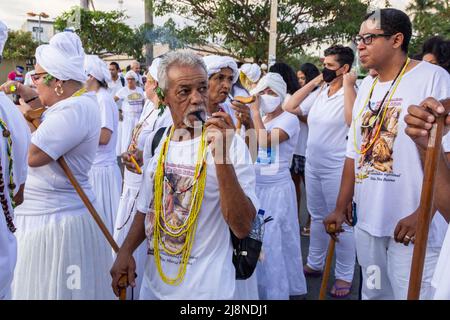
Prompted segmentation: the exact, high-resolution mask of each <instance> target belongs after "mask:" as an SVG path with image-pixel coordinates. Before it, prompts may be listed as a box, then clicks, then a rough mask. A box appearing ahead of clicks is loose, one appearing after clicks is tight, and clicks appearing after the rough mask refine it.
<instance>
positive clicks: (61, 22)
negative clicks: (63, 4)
mask: <svg viewBox="0 0 450 320" xmlns="http://www.w3.org/2000/svg"><path fill="white" fill-rule="evenodd" d="M127 18H128V17H127V16H126V15H125V14H124V13H123V12H121V11H109V12H104V11H89V10H85V9H82V8H80V7H73V8H72V9H71V10H69V11H66V12H64V13H62V14H61V15H60V16H59V17H57V18H56V20H55V29H56V30H58V31H64V30H65V29H66V28H70V27H71V28H72V29H73V30H74V31H75V32H76V33H77V34H78V35H79V36H80V38H81V41H82V43H83V47H84V50H85V51H86V53H88V54H97V55H99V56H102V55H104V54H107V53H112V54H125V53H130V51H133V50H131V49H130V43H132V41H133V40H134V36H133V30H132V29H131V28H130V27H129V26H128V25H127V24H125V22H124V21H125V19H127ZM141 48H142V47H141Z"/></svg>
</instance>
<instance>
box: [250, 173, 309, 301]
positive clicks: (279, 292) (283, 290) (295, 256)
mask: <svg viewBox="0 0 450 320" xmlns="http://www.w3.org/2000/svg"><path fill="white" fill-rule="evenodd" d="M256 195H257V196H258V198H259V200H260V202H261V209H263V210H265V217H268V216H272V217H273V218H274V220H273V221H271V222H268V223H267V224H266V225H265V233H264V239H263V249H262V256H261V258H260V259H261V260H260V261H258V264H257V266H256V271H257V272H258V289H259V297H260V299H262V300H281V299H284V300H288V299H289V296H294V295H303V294H306V291H307V287H306V279H305V276H304V274H303V262H302V252H301V247H300V227H299V224H298V216H297V200H296V195H295V187H294V183H293V182H292V180H291V179H289V181H280V182H278V183H273V184H265V185H258V184H257V185H256Z"/></svg>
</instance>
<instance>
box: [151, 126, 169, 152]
mask: <svg viewBox="0 0 450 320" xmlns="http://www.w3.org/2000/svg"><path fill="white" fill-rule="evenodd" d="M166 129H167V127H161V128H159V129H158V131H156V133H155V135H154V136H153V141H152V149H151V156H152V157H153V156H154V155H155V150H156V148H157V147H158V145H159V143H160V142H161V139H162V137H163V134H164V131H166Z"/></svg>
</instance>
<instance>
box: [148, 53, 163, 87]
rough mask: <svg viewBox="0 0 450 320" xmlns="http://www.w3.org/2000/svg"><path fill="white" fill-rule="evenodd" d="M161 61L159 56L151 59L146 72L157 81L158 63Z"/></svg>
mask: <svg viewBox="0 0 450 320" xmlns="http://www.w3.org/2000/svg"><path fill="white" fill-rule="evenodd" d="M160 63H161V58H155V59H153V62H152V65H151V66H150V67H148V72H149V73H150V75H151V76H152V78H153V79H154V80H155V81H157V82H159V81H158V70H159V64H160Z"/></svg>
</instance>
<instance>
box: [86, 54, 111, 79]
mask: <svg viewBox="0 0 450 320" xmlns="http://www.w3.org/2000/svg"><path fill="white" fill-rule="evenodd" d="M84 69H85V70H86V74H88V75H89V74H90V75H91V76H93V77H94V78H95V79H97V80H98V81H100V82H103V81H104V82H110V81H111V73H110V72H109V69H108V67H107V66H106V63H105V62H104V61H103V60H102V59H100V58H99V57H98V56H96V55H86V58H85V59H84Z"/></svg>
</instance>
